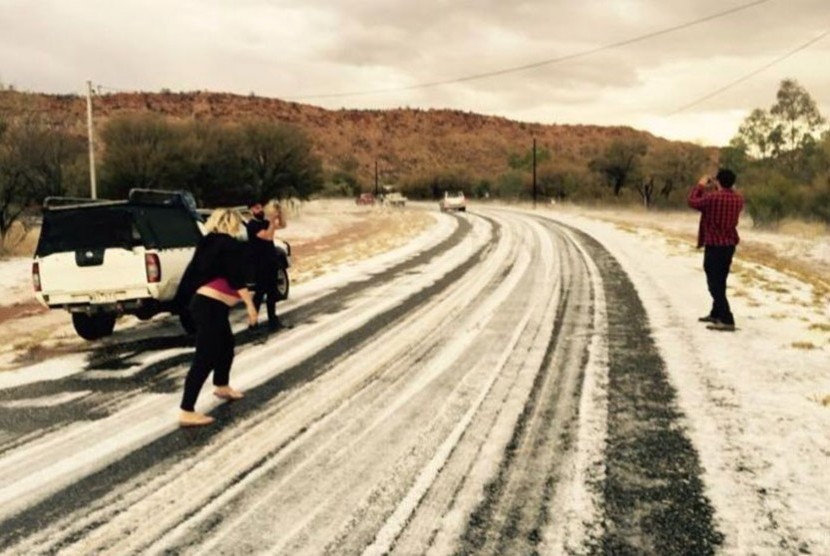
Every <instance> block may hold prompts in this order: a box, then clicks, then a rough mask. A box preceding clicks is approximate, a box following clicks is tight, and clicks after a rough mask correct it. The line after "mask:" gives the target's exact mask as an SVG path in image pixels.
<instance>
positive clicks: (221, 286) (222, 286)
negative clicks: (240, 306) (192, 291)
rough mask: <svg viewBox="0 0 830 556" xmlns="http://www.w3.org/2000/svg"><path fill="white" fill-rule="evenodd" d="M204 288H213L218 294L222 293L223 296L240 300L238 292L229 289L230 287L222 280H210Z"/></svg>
mask: <svg viewBox="0 0 830 556" xmlns="http://www.w3.org/2000/svg"><path fill="white" fill-rule="evenodd" d="M205 286H207V287H209V288H213V289H214V290H216V291H218V292H219V293H223V294H225V295H229V296H231V297H235V298H237V299H242V296H240V295H239V292H238V291H236V290H235V289H233V288H232V287H231V285H230V284H228V281H227V280H225V279H224V278H221V277H220V278H214V279H213V280H211V281H210V282H208V283H207V284H205Z"/></svg>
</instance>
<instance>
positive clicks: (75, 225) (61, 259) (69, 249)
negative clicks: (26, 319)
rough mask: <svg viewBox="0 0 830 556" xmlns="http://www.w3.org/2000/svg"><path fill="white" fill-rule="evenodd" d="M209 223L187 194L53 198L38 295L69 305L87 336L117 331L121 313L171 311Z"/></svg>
mask: <svg viewBox="0 0 830 556" xmlns="http://www.w3.org/2000/svg"><path fill="white" fill-rule="evenodd" d="M202 234H203V228H202V222H201V218H200V216H199V214H198V213H197V211H196V205H195V202H194V201H193V197H192V196H191V195H190V194H189V193H186V192H170V191H153V190H147V189H133V190H131V191H130V193H129V198H128V199H127V200H125V201H99V200H91V199H76V198H68V197H50V198H47V199H46V200H45V201H44V208H43V226H42V228H41V232H40V238H39V240H38V244H37V249H36V250H35V256H34V261H33V262H32V281H33V285H34V290H35V297H36V298H37V300H38V301H39V302H40V303H41V304H42V305H44V306H45V307H48V308H50V309H65V310H67V311H69V312H70V313H71V314H72V324H73V326H74V327H75V331H76V332H77V333H78V335H80V336H81V337H82V338H85V339H87V340H96V339H99V338H102V337H104V336H108V335H110V334H112V332H113V330H114V328H115V320H116V318H117V317H118V315H121V314H132V315H136V316H137V317H138V318H140V319H142V320H144V319H149V318H151V317H153V316H154V315H156V314H158V313H161V312H165V311H169V312H171V313H175V314H179V315H180V316H181V318H182V324H183V325H184V326H185V328H189V319H188V317H189V315H187V311H186V308H184V310H183V308H182V307H177V306H176V304H175V302H174V297H175V294H176V289H177V288H178V285H179V282H180V281H181V277H182V274H183V273H184V270H185V268H186V267H187V264H188V263H189V262H190V259H191V258H192V257H193V252H194V250H195V248H196V244H197V243H198V241H199V239H200V238H201V237H202Z"/></svg>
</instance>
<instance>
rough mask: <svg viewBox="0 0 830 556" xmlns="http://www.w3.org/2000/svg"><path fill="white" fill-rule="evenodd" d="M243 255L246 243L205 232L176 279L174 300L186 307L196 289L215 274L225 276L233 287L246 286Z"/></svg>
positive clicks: (246, 263)
mask: <svg viewBox="0 0 830 556" xmlns="http://www.w3.org/2000/svg"><path fill="white" fill-rule="evenodd" d="M245 255H246V253H245V244H244V243H242V242H240V241H238V240H236V239H234V238H232V237H231V236H229V235H227V234H217V233H211V234H208V235H206V236H204V237H203V238H202V239H200V240H199V243H198V244H197V245H196V251H195V252H194V253H193V258H192V259H191V260H190V263H189V264H188V265H187V269H185V271H184V274H183V275H182V280H181V282H179V288H178V290H176V304H177V305H178V306H179V307H186V306H187V304H188V303H190V299H191V298H192V297H193V295H194V294H195V293H196V290H198V289H199V288H200V287H202V286H204V285H205V284H207V283H208V282H210V281H211V280H213V279H215V278H224V279H225V280H227V281H228V284H230V286H231V287H232V288H234V289H236V290H238V289H242V288H244V287H246V286H247V282H248V280H249V276H248V260H247V257H246V256H245Z"/></svg>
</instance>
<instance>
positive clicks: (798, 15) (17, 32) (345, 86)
mask: <svg viewBox="0 0 830 556" xmlns="http://www.w3.org/2000/svg"><path fill="white" fill-rule="evenodd" d="M741 7H743V9H740V8H741ZM732 9H736V10H737V11H733V12H732V13H729V14H726V15H723V16H721V17H717V18H714V19H710V20H708V21H704V22H700V23H698V24H694V25H690V26H686V24H688V23H690V22H694V21H696V20H700V19H702V18H706V17H708V16H712V15H714V14H718V13H720V12H724V11H727V10H732ZM675 27H680V28H679V29H675V30H673V31H670V32H666V33H663V34H659V35H657V36H652V37H650V38H644V39H643V40H638V41H636V42H632V43H630V44H622V45H620V44H619V43H624V42H627V41H629V40H631V39H636V38H639V37H644V36H647V35H651V34H654V33H658V32H661V31H664V30H667V29H671V28H675ZM827 30H830V0H418V1H417V2H416V1H413V0H339V1H337V0H302V1H296V0H291V1H288V0H175V1H170V0H117V1H113V0H72V1H66V0H0V82H2V83H4V84H5V85H13V86H15V88H17V89H19V90H26V91H35V92H46V93H71V92H76V93H83V92H84V90H85V87H86V82H87V80H91V81H92V82H93V83H94V84H95V85H100V86H101V88H100V90H101V91H103V92H111V91H135V90H141V91H159V90H161V89H169V90H172V91H174V92H175V91H194V90H210V91H222V92H232V93H238V94H244V95H247V94H249V93H252V92H253V93H255V94H257V95H260V96H266V97H275V98H282V99H286V100H293V101H297V102H302V103H306V104H313V105H317V106H322V107H325V108H330V109H338V108H380V109H383V108H398V107H411V108H416V107H417V108H424V109H427V108H449V109H457V110H464V111H471V112H476V113H481V114H488V115H497V116H503V117H506V118H510V119H514V120H519V121H525V122H538V123H549V124H553V123H558V124H595V125H627V126H631V127H634V128H637V129H644V130H647V131H650V132H652V133H654V134H656V135H659V136H662V137H667V138H670V139H681V140H687V141H694V142H698V143H701V144H705V145H724V144H727V143H728V141H729V139H730V138H731V137H733V136H734V135H735V133H736V132H737V129H738V126H739V125H740V123H741V121H742V120H743V119H744V118H745V117H746V116H747V115H748V114H749V112H750V111H751V110H752V109H753V108H769V107H770V106H771V105H772V104H773V103H774V102H775V93H776V91H777V89H778V85H779V83H780V82H781V80H782V79H785V78H791V79H795V80H797V81H798V82H799V83H800V84H801V85H802V86H803V87H804V88H805V89H806V90H807V91H808V92H809V93H810V94H811V95H812V97H813V98H814V99H815V100H816V102H817V103H818V105H819V109H820V110H821V112H822V114H824V115H825V116H828V115H830V71H828V63H827V62H828V60H830V36H825V37H824V38H823V39H821V40H819V41H817V42H815V43H813V44H812V45H810V46H808V47H806V48H804V49H803V50H801V51H799V52H797V53H795V54H793V55H791V56H790V57H788V58H786V59H784V60H782V61H780V62H778V63H775V64H774V65H772V66H771V67H769V68H767V69H766V70H764V71H761V72H760V73H758V74H757V75H754V76H752V77H749V78H747V79H744V80H742V81H741V82H740V83H737V84H735V85H733V86H730V87H728V88H726V90H725V91H723V92H722V93H720V94H718V95H716V96H714V97H712V98H709V99H707V100H704V101H702V102H699V103H696V102H697V101H698V100H700V99H702V98H704V97H706V96H708V95H710V94H712V93H713V92H715V91H717V90H719V89H721V88H723V87H725V86H727V85H730V84H731V83H733V82H734V81H736V80H741V79H743V78H744V77H747V76H748V75H749V74H751V73H753V72H756V71H757V70H759V69H761V68H763V67H764V66H766V65H769V64H771V63H773V62H775V61H776V60H777V59H779V58H782V57H784V56H786V55H787V54H788V53H791V52H792V51H794V50H796V49H798V48H799V47H801V46H803V45H805V44H806V43H808V42H809V41H811V40H813V39H815V38H816V37H819V36H820V35H821V34H822V33H824V32H826V31H827ZM609 45H618V46H611V47H609V48H602V47H606V46H609ZM596 50H599V51H596ZM594 51H596V52H594ZM592 52H593V53H592ZM562 57H566V58H567V57H570V59H566V60H563V61H560V62H558V63H547V64H542V65H538V66H536V67H532V68H528V69H524V70H521V71H513V72H506V73H500V74H498V75H493V76H490V77H486V78H481V79H470V80H462V78H465V77H468V76H474V75H480V74H486V73H494V72H501V71H502V70H508V69H511V68H517V67H522V66H527V65H533V64H537V63H539V62H544V61H549V60H554V59H558V58H562ZM436 82H442V83H444V82H449V83H445V84H441V85H434V86H423V85H424V84H434V83H436ZM355 92H357V93H361V94H348V93H355ZM690 103H696V104H694V105H693V106H691V107H688V108H686V109H685V110H682V111H680V112H678V110H679V109H680V108H683V107H685V106H687V105H689V104H690Z"/></svg>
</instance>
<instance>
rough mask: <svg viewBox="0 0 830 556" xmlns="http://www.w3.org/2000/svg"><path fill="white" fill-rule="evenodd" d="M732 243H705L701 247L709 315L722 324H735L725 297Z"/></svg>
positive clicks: (732, 249) (730, 263) (730, 264)
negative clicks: (709, 306)
mask: <svg viewBox="0 0 830 556" xmlns="http://www.w3.org/2000/svg"><path fill="white" fill-rule="evenodd" d="M734 254H735V246H734V245H707V246H706V247H704V248H703V270H704V271H705V272H706V285H707V286H708V287H709V293H710V294H711V296H712V310H711V311H710V312H709V316H711V317H712V318H716V319H718V320H719V321H720V322H722V323H724V324H735V317H733V316H732V311H731V310H730V308H729V301H728V300H727V299H726V279H727V278H728V277H729V268H730V267H731V266H732V256H733V255H734Z"/></svg>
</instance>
